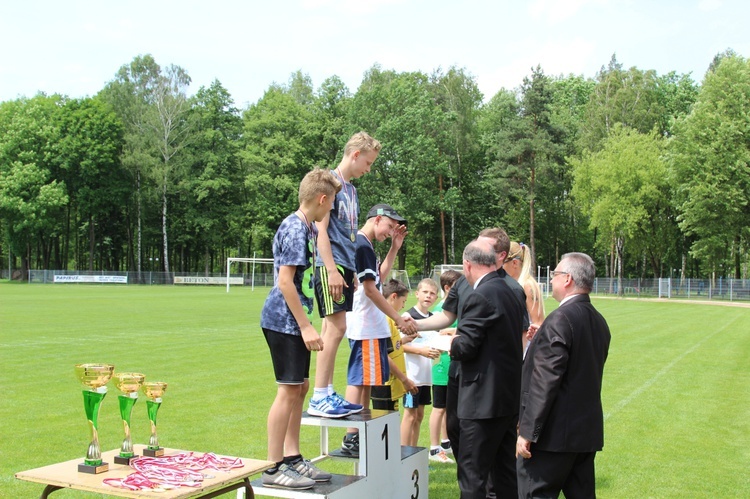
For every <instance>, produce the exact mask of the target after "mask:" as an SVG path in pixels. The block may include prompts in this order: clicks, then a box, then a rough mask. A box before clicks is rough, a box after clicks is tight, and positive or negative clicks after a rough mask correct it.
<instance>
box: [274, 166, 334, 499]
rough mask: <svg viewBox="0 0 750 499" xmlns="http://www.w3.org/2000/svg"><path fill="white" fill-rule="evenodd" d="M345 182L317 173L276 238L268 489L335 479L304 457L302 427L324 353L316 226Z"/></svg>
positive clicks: (303, 185) (308, 179)
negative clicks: (314, 367) (316, 359)
mask: <svg viewBox="0 0 750 499" xmlns="http://www.w3.org/2000/svg"><path fill="white" fill-rule="evenodd" d="M340 189H341V183H340V182H339V181H338V180H337V179H336V178H335V177H333V176H332V175H331V174H330V173H329V172H328V171H325V170H320V169H315V170H313V171H311V172H309V173H308V174H307V175H305V177H304V178H303V179H302V182H301V183H300V186H299V208H298V209H297V211H295V212H294V213H292V214H291V215H289V216H288V217H287V218H285V219H284V221H283V222H282V223H281V225H280V226H279V229H278V231H277V232H276V235H275V236H274V239H273V264H274V287H273V288H272V289H271V291H270V293H269V294H268V297H267V298H266V301H265V303H264V304H263V309H262V311H261V315H260V325H261V328H262V329H263V335H264V336H265V339H266V343H267V344H268V348H269V350H270V352H271V360H272V363H273V369H274V374H275V376H276V398H275V399H274V401H273V403H272V404H271V408H270V410H269V412H268V425H267V426H268V427H267V431H268V460H269V461H273V462H274V463H276V464H275V465H274V466H273V467H272V468H271V469H269V470H268V471H266V472H264V473H263V477H262V481H263V485H264V486H266V487H276V488H284V489H292V490H300V489H309V488H311V487H312V486H313V485H314V484H315V482H325V481H329V480H330V479H331V475H330V474H329V473H326V472H324V471H322V470H320V469H318V468H317V467H315V466H313V465H312V464H310V463H309V462H307V461H305V460H304V459H303V458H302V455H301V453H300V445H299V439H300V422H301V419H302V405H303V403H304V400H305V396H306V395H307V391H308V389H309V386H310V382H309V377H310V351H313V350H314V351H321V350H323V346H324V344H323V340H322V339H321V337H320V336H319V335H318V332H317V331H316V330H315V327H313V325H312V323H311V322H310V317H311V316H312V312H313V286H312V280H311V277H312V273H313V265H314V259H315V227H314V225H313V224H314V223H315V222H317V221H319V220H322V219H323V218H324V217H325V216H326V215H327V214H328V212H330V210H331V204H332V203H333V200H334V198H335V195H336V193H337V192H339V190H340Z"/></svg>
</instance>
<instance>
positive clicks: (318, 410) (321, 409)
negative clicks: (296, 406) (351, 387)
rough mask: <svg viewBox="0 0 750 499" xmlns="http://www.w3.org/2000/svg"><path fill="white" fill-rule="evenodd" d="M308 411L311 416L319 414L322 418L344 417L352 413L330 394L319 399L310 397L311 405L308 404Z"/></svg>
mask: <svg viewBox="0 0 750 499" xmlns="http://www.w3.org/2000/svg"><path fill="white" fill-rule="evenodd" d="M307 413H308V414H309V415H310V416H319V417H321V418H343V417H346V416H348V415H349V414H351V413H350V412H349V411H347V410H346V409H344V408H343V407H341V406H340V405H339V404H338V400H337V399H334V398H333V397H331V396H330V395H329V396H327V397H324V398H322V399H320V400H318V401H314V400H313V399H310V405H308V406H307Z"/></svg>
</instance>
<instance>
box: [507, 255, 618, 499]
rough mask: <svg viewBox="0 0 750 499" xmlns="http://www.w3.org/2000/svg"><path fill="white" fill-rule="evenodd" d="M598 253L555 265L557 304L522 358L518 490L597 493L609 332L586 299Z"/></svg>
mask: <svg viewBox="0 0 750 499" xmlns="http://www.w3.org/2000/svg"><path fill="white" fill-rule="evenodd" d="M593 283H594V261H593V260H592V259H591V257H589V256H588V255H586V254H584V253H568V254H565V255H563V257H562V259H561V260H560V263H559V264H558V265H557V268H556V269H555V270H554V271H553V272H552V296H553V297H554V298H555V300H557V301H559V302H560V306H559V307H558V308H557V310H555V311H554V312H552V313H551V314H549V316H548V317H547V318H546V319H545V320H544V323H543V324H542V326H541V327H540V328H539V331H538V332H537V333H536V336H534V339H533V340H532V341H531V343H530V344H529V345H530V346H529V350H528V352H527V353H526V360H525V361H524V365H523V375H522V384H521V409H520V413H519V435H518V439H517V442H516V455H517V462H516V468H517V471H518V495H519V497H520V498H526V497H544V498H548V497H558V496H559V494H560V492H561V491H562V492H563V493H564V494H565V497H568V498H576V499H577V498H590V497H591V498H593V497H596V484H595V478H594V457H595V456H596V452H597V451H599V450H601V449H602V446H603V445H604V417H603V413H602V401H601V389H602V373H603V371H604V362H605V361H606V360H607V353H608V351H609V342H610V333H609V327H608V326H607V322H606V321H605V320H604V317H602V315H601V314H600V313H599V312H597V311H596V309H594V307H593V305H592V304H591V300H590V299H589V293H590V292H591V289H592V286H593Z"/></svg>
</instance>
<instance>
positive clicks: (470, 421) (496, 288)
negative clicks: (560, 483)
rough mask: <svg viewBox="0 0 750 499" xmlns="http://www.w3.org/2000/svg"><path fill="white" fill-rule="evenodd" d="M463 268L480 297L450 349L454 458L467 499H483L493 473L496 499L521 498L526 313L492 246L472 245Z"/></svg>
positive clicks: (470, 301) (471, 302) (471, 298)
mask: <svg viewBox="0 0 750 499" xmlns="http://www.w3.org/2000/svg"><path fill="white" fill-rule="evenodd" d="M463 265H464V275H465V276H466V279H467V281H468V282H469V284H471V285H472V286H473V287H474V292H472V293H471V294H469V295H468V296H467V298H466V300H465V302H464V304H463V306H462V311H461V320H460V321H459V323H458V331H457V332H456V336H454V337H453V341H452V344H451V352H450V354H451V360H453V361H456V362H459V363H460V372H461V375H460V384H459V387H458V404H457V405H458V409H457V414H458V419H459V424H460V434H461V445H460V447H459V450H458V453H457V455H456V462H457V464H458V484H459V487H460V489H461V498H462V499H467V498H472V499H474V498H477V499H479V498H481V499H484V497H485V495H486V490H485V488H486V485H487V477H488V476H489V474H490V473H491V474H492V479H493V482H494V485H495V493H496V494H497V497H501V498H511V497H513V498H515V497H516V495H517V494H518V489H517V483H516V473H515V459H514V448H515V440H516V424H517V421H518V418H517V415H518V403H519V394H520V384H521V362H522V342H521V335H520V333H519V332H520V330H521V326H522V316H521V310H520V307H519V306H518V305H517V299H516V298H515V296H514V295H513V291H512V290H511V289H510V287H508V285H507V283H505V282H504V280H503V278H502V277H501V276H500V275H499V274H498V273H497V261H496V254H495V250H494V248H493V246H492V245H491V243H489V242H486V241H472V242H471V243H469V245H468V246H466V249H465V250H464V262H463Z"/></svg>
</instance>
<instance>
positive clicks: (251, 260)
mask: <svg viewBox="0 0 750 499" xmlns="http://www.w3.org/2000/svg"><path fill="white" fill-rule="evenodd" d="M235 262H240V263H248V264H251V268H252V271H251V278H250V287H251V290H253V291H255V268H256V266H258V265H264V264H265V265H268V264H269V263H270V264H271V265H273V258H255V257H252V258H227V293H229V284H230V277H231V274H230V270H231V268H232V264H233V263H235Z"/></svg>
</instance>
